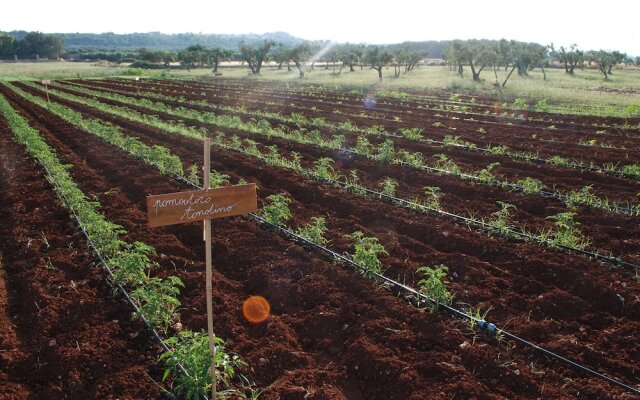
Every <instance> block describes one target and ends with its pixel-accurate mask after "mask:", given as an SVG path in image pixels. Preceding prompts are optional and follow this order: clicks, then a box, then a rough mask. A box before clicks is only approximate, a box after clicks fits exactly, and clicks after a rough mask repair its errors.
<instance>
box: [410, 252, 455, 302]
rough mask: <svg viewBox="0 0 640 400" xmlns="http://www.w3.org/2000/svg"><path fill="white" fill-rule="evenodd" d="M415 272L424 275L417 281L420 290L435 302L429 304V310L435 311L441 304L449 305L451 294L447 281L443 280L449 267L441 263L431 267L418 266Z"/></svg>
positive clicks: (451, 298) (451, 300) (451, 299)
mask: <svg viewBox="0 0 640 400" xmlns="http://www.w3.org/2000/svg"><path fill="white" fill-rule="evenodd" d="M416 272H417V273H418V274H421V275H422V276H424V278H423V279H420V280H419V281H418V287H419V290H420V292H421V293H423V294H424V295H425V296H427V297H429V298H431V299H433V300H435V302H436V303H435V304H432V305H431V312H437V311H438V310H439V309H440V305H442V304H444V305H447V306H448V305H451V303H452V302H453V295H452V294H451V293H450V292H449V290H448V289H447V286H446V283H447V282H446V281H445V278H446V276H447V272H449V267H447V266H446V265H443V264H440V265H436V266H434V267H433V268H431V267H420V268H418V269H417V270H416Z"/></svg>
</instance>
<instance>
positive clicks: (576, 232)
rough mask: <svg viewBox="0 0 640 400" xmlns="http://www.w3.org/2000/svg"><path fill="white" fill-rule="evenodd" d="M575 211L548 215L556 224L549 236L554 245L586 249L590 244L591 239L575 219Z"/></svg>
mask: <svg viewBox="0 0 640 400" xmlns="http://www.w3.org/2000/svg"><path fill="white" fill-rule="evenodd" d="M574 215H575V213H573V212H563V213H558V214H556V215H551V216H548V217H547V219H551V220H553V221H555V222H554V224H555V226H556V230H555V231H553V232H552V233H551V235H550V237H549V241H550V244H551V245H552V246H568V247H572V248H576V249H584V248H586V247H587V246H588V245H589V240H588V239H587V238H586V237H585V236H584V235H583V234H582V232H580V229H579V228H578V226H579V225H580V223H579V222H577V221H575V220H574V219H573V217H574Z"/></svg>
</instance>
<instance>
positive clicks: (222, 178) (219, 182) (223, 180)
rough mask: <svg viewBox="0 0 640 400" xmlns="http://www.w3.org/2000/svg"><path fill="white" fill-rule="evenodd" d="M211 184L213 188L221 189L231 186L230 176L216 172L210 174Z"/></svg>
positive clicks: (212, 171)
mask: <svg viewBox="0 0 640 400" xmlns="http://www.w3.org/2000/svg"><path fill="white" fill-rule="evenodd" d="M209 182H210V184H211V187H212V188H217V187H221V186H224V185H228V184H229V175H227V174H223V173H222V172H218V171H216V170H211V172H209Z"/></svg>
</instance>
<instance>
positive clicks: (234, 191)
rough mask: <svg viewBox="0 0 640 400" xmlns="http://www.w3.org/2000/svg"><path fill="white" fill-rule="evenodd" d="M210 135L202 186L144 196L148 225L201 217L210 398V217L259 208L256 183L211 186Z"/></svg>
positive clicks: (213, 395) (213, 349)
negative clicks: (187, 190)
mask: <svg viewBox="0 0 640 400" xmlns="http://www.w3.org/2000/svg"><path fill="white" fill-rule="evenodd" d="M210 149H211V139H209V138H206V139H205V140H204V174H203V175H204V190H196V191H189V192H179V193H170V194H162V195H158V196H147V217H148V220H149V226H151V227H156V226H165V225H173V224H183V223H187V222H196V221H204V241H205V262H206V279H207V283H206V295H207V331H208V334H209V352H210V354H211V379H212V382H213V385H212V387H211V398H212V399H214V400H215V399H216V391H217V389H216V372H215V371H216V370H215V364H214V362H213V360H214V359H215V355H216V347H215V342H214V339H215V338H214V335H213V287H212V281H213V273H212V268H211V258H212V254H211V220H212V219H214V218H222V217H231V216H234V215H241V214H246V213H248V212H251V211H255V210H257V209H258V198H257V196H256V185H255V183H250V184H247V185H236V186H227V187H221V188H216V189H211V188H210V187H211V183H210V180H209V171H210V170H211V151H210Z"/></svg>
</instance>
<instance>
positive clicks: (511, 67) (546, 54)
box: [443, 39, 640, 87]
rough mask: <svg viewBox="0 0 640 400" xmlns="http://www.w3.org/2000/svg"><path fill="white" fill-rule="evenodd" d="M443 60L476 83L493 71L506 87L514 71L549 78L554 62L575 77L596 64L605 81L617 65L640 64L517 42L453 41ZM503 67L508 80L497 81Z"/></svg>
mask: <svg viewBox="0 0 640 400" xmlns="http://www.w3.org/2000/svg"><path fill="white" fill-rule="evenodd" d="M443 59H444V60H445V61H446V62H447V63H448V64H449V67H450V68H451V69H456V70H457V73H458V75H460V76H463V75H464V69H465V67H468V68H469V69H470V70H471V78H472V79H473V80H474V81H479V80H481V78H480V74H481V73H482V71H484V70H485V69H490V70H491V69H492V70H493V72H494V77H495V83H494V84H495V85H496V86H500V87H504V86H505V85H506V84H507V81H508V80H509V78H510V77H511V75H512V73H513V72H514V71H517V74H518V75H520V76H526V75H528V72H529V71H531V70H533V69H535V68H540V69H541V71H542V75H543V79H545V80H546V79H547V75H546V73H545V67H549V66H551V65H552V63H553V62H557V63H559V64H560V65H561V66H564V69H565V72H566V73H567V74H574V71H575V69H576V67H579V68H580V69H584V68H585V67H586V66H589V65H591V64H595V65H596V66H597V67H598V69H599V70H600V72H601V73H602V74H603V75H604V78H605V79H608V78H609V75H611V74H612V73H613V71H612V69H613V67H614V66H615V65H617V64H620V63H622V62H625V63H627V64H633V63H634V62H635V63H636V65H640V57H636V59H635V61H634V60H631V59H630V58H629V57H627V55H626V54H624V53H621V52H619V51H606V50H598V51H595V50H592V51H583V50H580V49H579V48H578V46H577V45H576V44H572V45H571V46H569V47H568V48H565V47H564V46H561V47H560V48H559V49H556V48H555V47H554V45H553V44H550V45H547V46H543V45H540V44H538V43H524V42H518V41H515V40H506V39H501V40H452V41H451V42H450V43H449V46H448V47H447V49H445V51H444V54H443ZM500 68H504V69H505V71H509V72H508V74H507V76H506V78H505V79H504V80H503V81H502V82H499V81H498V72H497V71H498V70H499V69H500Z"/></svg>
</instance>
